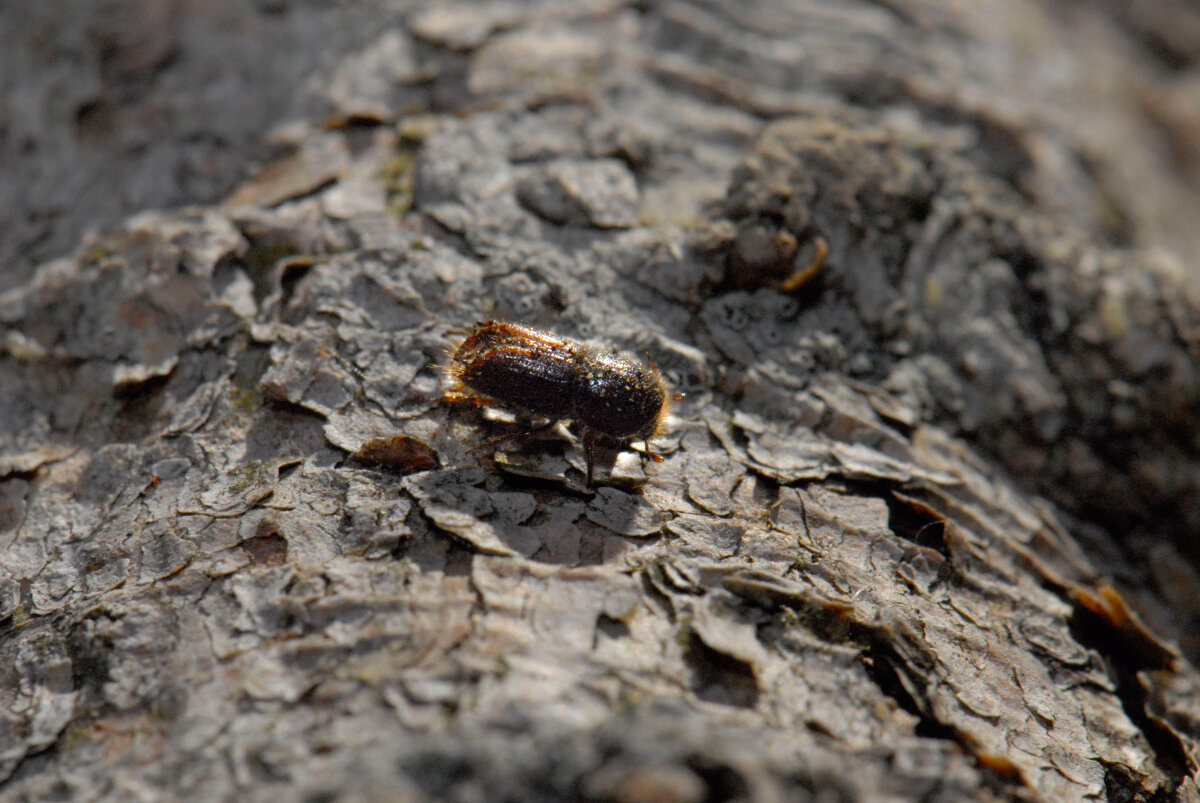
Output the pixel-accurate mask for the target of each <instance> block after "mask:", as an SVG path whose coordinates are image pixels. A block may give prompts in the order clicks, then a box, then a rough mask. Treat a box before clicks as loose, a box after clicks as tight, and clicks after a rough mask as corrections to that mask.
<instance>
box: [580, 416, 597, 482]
mask: <svg viewBox="0 0 1200 803" xmlns="http://www.w3.org/2000/svg"><path fill="white" fill-rule="evenodd" d="M583 456H584V457H585V458H586V459H587V484H588V487H589V488H590V487H592V472H593V468H594V467H595V465H596V436H595V435H593V434H592V431H591V430H590V429H587V428H586V427H585V428H584V430H583Z"/></svg>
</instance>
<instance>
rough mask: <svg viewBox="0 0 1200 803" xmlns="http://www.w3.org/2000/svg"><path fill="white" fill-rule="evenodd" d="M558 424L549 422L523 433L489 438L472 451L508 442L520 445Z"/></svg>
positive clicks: (553, 421) (555, 421) (554, 421)
mask: <svg viewBox="0 0 1200 803" xmlns="http://www.w3.org/2000/svg"><path fill="white" fill-rule="evenodd" d="M557 423H558V421H557V420H554V419H552V420H550V421H547V422H546V423H545V424H538V425H537V426H536V427H534V428H533V429H527V430H525V431H523V432H514V433H512V434H510V435H501V436H500V437H498V438H489V439H488V440H486V441H484V442H483V443H481V444H479V445H478V446H476V447H475V448H474V449H472V450H471V451H472V452H478V451H479V450H480V449H486V448H487V447H489V446H499V445H500V444H502V443H504V442H506V441H516V442H517V443H520V442H521V441H523V440H526V439H528V438H532V437H533V436H534V435H536V434H538V433H539V432H545V431H546V430H548V429H550V427H552V426H554V425H555V424H557Z"/></svg>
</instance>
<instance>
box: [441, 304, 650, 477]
mask: <svg viewBox="0 0 1200 803" xmlns="http://www.w3.org/2000/svg"><path fill="white" fill-rule="evenodd" d="M449 370H450V374H451V376H452V377H453V379H454V381H455V383H456V391H455V392H456V393H457V394H458V395H459V397H464V398H475V399H476V400H477V401H478V400H483V401H487V400H494V401H497V402H500V403H501V404H503V405H505V406H508V407H513V408H516V409H518V410H521V411H523V412H525V413H528V414H530V415H533V416H540V417H543V418H549V419H552V421H553V420H558V419H563V418H569V419H572V420H574V421H576V422H577V423H578V424H579V425H580V426H581V427H582V429H583V451H584V455H585V457H586V458H587V484H588V485H591V484H592V476H593V469H594V466H595V462H596V447H597V445H598V442H599V441H600V440H601V439H602V438H610V439H613V440H617V441H623V442H628V441H631V440H641V441H646V442H647V443H646V447H647V450H648V449H649V439H650V438H652V437H654V435H655V434H656V433H657V432H658V431H659V429H660V428H661V426H662V422H663V419H664V417H665V416H666V412H667V404H668V402H667V388H666V385H665V384H664V383H663V380H662V377H661V376H659V373H658V368H657V367H655V366H654V364H653V363H649V364H647V363H643V362H641V361H639V360H637V359H635V358H633V357H631V356H629V355H623V354H617V353H614V352H611V351H606V350H604V349H600V348H597V347H595V346H590V345H588V344H586V343H580V342H578V341H575V340H569V339H567V338H565V337H559V336H558V335H555V334H552V333H550V332H545V331H542V330H540V329H534V328H533V327H532V326H525V325H523V324H519V323H508V322H505V321H495V320H489V321H480V322H479V323H476V324H475V326H474V327H473V328H472V329H471V331H470V333H469V334H468V335H467V337H466V339H464V340H463V341H462V343H461V344H459V346H458V348H457V349H456V350H455V352H454V354H453V356H452V357H451V359H450V366H449ZM464 389H465V390H466V391H469V392H466V393H464V392H463V390H464ZM647 453H648V454H649V452H648V451H647ZM650 457H651V458H652V459H654V460H655V461H661V460H662V458H661V457H659V456H658V455H653V454H651V455H650Z"/></svg>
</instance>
